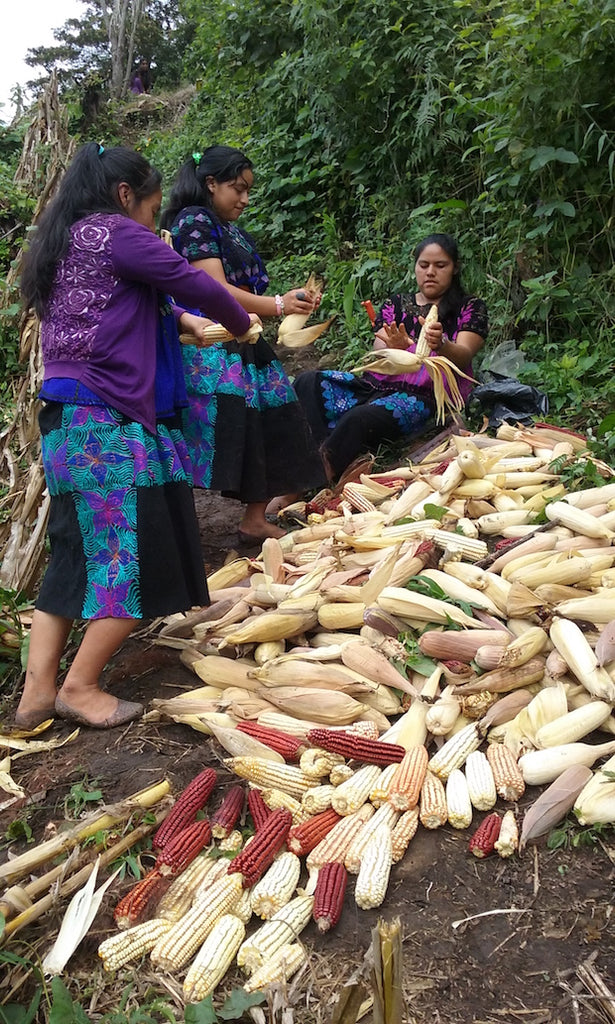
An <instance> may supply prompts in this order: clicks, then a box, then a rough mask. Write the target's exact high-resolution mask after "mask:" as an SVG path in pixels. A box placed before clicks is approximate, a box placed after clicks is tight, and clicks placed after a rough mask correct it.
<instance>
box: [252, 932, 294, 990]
mask: <svg viewBox="0 0 615 1024" xmlns="http://www.w3.org/2000/svg"><path fill="white" fill-rule="evenodd" d="M306 960H307V953H306V951H305V949H304V948H303V946H302V945H300V943H298V942H294V943H290V942H289V943H286V944H285V945H283V946H282V947H281V948H280V949H278V951H277V952H276V953H275V954H274V956H273V957H272V958H271V959H270V960H269V962H268V963H266V964H264V965H263V966H262V967H259V968H258V970H256V971H254V974H253V975H252V977H251V978H249V979H248V981H246V983H245V984H244V986H243V987H244V990H245V991H246V992H262V991H263V989H266V988H267V986H268V985H274V984H281V983H282V982H286V981H288V979H289V978H292V976H293V974H295V973H296V972H297V971H298V970H299V968H300V967H302V965H303V964H304V963H305V962H306Z"/></svg>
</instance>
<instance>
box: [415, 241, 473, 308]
mask: <svg viewBox="0 0 615 1024" xmlns="http://www.w3.org/2000/svg"><path fill="white" fill-rule="evenodd" d="M428 245H439V246H440V248H441V249H444V252H445V253H446V255H447V256H449V257H450V259H451V260H452V261H453V264H454V268H455V269H454V271H453V279H452V281H451V284H450V287H449V289H448V291H447V292H446V293H445V295H443V296H442V298H441V299H440V302H439V303H438V316H439V318H440V319H442V317H445V316H447V315H450V314H451V313H455V314H456V313H458V312H459V310H460V308H461V306H462V303H463V302H464V301H465V299H467V297H468V293H467V292H466V290H465V288H464V286H463V284H462V282H461V270H460V266H459V246H458V245H457V242H456V240H455V239H454V238H453V236H452V235H445V234H439V233H438V232H436V233H434V234H433V235H427V237H426V238H423V239H422V241H420V242H419V243H418V245H417V246H416V247H415V249H414V262H415V263H416V261H417V260H418V258H419V256H420V255H421V253H422V252H423V249H426V248H427V246H428Z"/></svg>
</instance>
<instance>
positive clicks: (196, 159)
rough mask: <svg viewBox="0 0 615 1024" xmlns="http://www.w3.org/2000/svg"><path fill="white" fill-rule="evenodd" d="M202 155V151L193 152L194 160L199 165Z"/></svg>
mask: <svg viewBox="0 0 615 1024" xmlns="http://www.w3.org/2000/svg"><path fill="white" fill-rule="evenodd" d="M202 156H203V154H202V153H193V154H192V159H193V160H194V162H195V164H196V165H197V166H198V165H199V164H200V162H201V158H202Z"/></svg>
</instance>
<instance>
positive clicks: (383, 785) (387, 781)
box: [369, 764, 397, 807]
mask: <svg viewBox="0 0 615 1024" xmlns="http://www.w3.org/2000/svg"><path fill="white" fill-rule="evenodd" d="M396 771H397V764H388V765H387V766H386V768H383V769H382V772H381V774H380V776H379V778H378V779H377V780H376V785H375V786H374V788H373V789H372V790H371V791H370V794H369V800H370V803H372V804H373V805H374V807H380V806H381V805H382V804H383V803H385V801H386V799H387V797H388V795H389V786H390V785H391V781H392V779H393V776H394V775H395V772H396Z"/></svg>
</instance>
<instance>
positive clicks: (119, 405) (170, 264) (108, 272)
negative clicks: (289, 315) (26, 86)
mask: <svg viewBox="0 0 615 1024" xmlns="http://www.w3.org/2000/svg"><path fill="white" fill-rule="evenodd" d="M161 201H162V192H161V189H160V174H159V173H158V172H157V171H156V170H155V169H154V168H153V167H151V166H150V164H149V163H148V162H147V160H145V159H144V158H143V157H142V156H141V155H140V154H138V153H135V152H133V151H132V150H129V149H125V148H124V147H121V146H116V147H112V148H108V149H105V148H104V147H102V146H99V145H98V144H97V143H88V144H86V145H85V146H82V147H81V149H80V150H79V151H78V152H77V154H76V156H75V157H74V159H73V161H72V163H71V165H70V166H69V168H68V170H67V171H66V174H65V176H64V178H63V180H62V182H61V184H60V188H59V190H58V194H57V196H56V198H55V199H54V200H53V201H52V202H51V203H50V204H49V206H48V207H47V208H46V210H45V211H44V213H43V215H42V216H41V218H40V219H39V221H38V224H37V226H36V230H35V232H34V238H33V242H32V244H31V246H30V248H29V250H28V252H27V254H26V258H25V265H24V272H23V275H22V294H23V298H24V303H25V306H26V308H32V309H34V310H35V311H36V313H37V314H38V316H39V317H40V320H41V347H42V354H43V362H44V369H45V373H44V380H43V385H42V388H41V392H40V396H39V397H40V399H41V401H42V403H43V404H42V408H41V412H40V415H39V425H40V430H41V447H42V457H43V468H44V471H45V480H46V483H47V487H48V491H49V495H50V511H49V525H48V533H49V539H50V549H51V553H50V558H49V563H48V566H47V571H46V573H45V576H44V579H43V582H42V585H41V588H40V591H39V594H38V598H37V601H36V607H35V611H34V615H33V618H32V628H31V633H30V647H29V653H28V664H27V668H26V678H25V685H24V691H23V694H22V697H21V701H20V703H19V707H18V709H17V713H16V716H15V721H16V723H17V724H18V725H19V726H21V727H23V728H27V729H32V728H34V727H35V726H36V725H38V724H40V723H41V722H43V721H45V720H46V719H49V718H53V717H54V716H55V715H58V716H59V717H60V718H64V719H66V720H68V721H71V722H77V723H79V724H80V725H86V726H92V727H94V728H98V729H105V728H110V727H112V726H118V725H122V724H124V723H126V722H130V721H132V720H133V719H134V718H137V717H139V715H141V714H142V713H143V706H142V704H140V703H138V702H135V701H126V700H119V699H118V698H117V697H114V696H113V695H112V694H111V693H107V692H105V691H104V690H103V689H102V688H101V686H100V682H99V677H100V674H101V672H102V670H103V668H104V666H105V665H106V664H107V662H108V661H109V659H110V658H111V656H112V655H113V654H114V653H115V652H116V650H117V649H118V648H119V647H120V645H121V644H122V643H123V641H124V640H125V639H126V638H127V637H128V635H129V633H130V632H131V631H132V629H133V628H134V626H135V623H136V622H138V621H139V620H141V619H153V618H157V617H159V616H165V615H169V614H171V613H174V612H184V611H187V610H189V609H190V608H191V607H193V606H194V605H203V604H207V602H208V593H207V584H206V581H205V573H204V566H203V557H202V554H201V544H200V533H199V526H198V522H197V518H196V513H195V509H194V498H193V492H192V476H191V468H190V462H189V459H188V455H187V451H186V445H185V443H184V440H183V437H182V434H181V429H180V426H181V408H182V407H183V405H185V389H184V387H183V372H182V366H181V359H180V358H179V347H180V346H179V334H178V331H177V326H176V322H175V321H176V320H177V319H179V320H181V326H182V330H185V329H187V328H188V327H189V326H190V325H191V324H192V326H194V327H195V328H196V329H197V330H198V329H200V327H199V325H200V323H201V322H200V321H198V320H196V318H194V317H193V316H192V315H191V314H184V311H183V310H182V309H180V308H178V307H176V308H175V309H172V308H171V307H170V306H169V305H168V303H166V301H165V294H166V293H172V294H173V295H174V296H176V297H177V299H178V300H180V301H181V300H183V301H184V302H186V301H188V300H190V301H197V302H198V303H199V304H200V305H203V306H206V307H207V308H208V309H209V310H210V311H211V312H212V313H213V314H214V315H215V316H217V317H218V318H219V319H220V321H221V322H222V323H223V324H224V326H225V327H226V328H227V330H229V331H231V332H233V334H235V335H236V336H239V337H241V336H243V335H245V334H246V333H247V331H248V329H249V327H250V324H251V321H252V319H257V318H252V317H251V316H250V315H249V314H248V313H246V312H245V310H243V309H242V308H241V306H240V305H239V304H238V303H237V302H235V300H234V299H233V298H232V296H230V295H229V294H228V292H227V291H226V289H225V288H222V287H221V285H219V284H218V283H217V282H216V281H214V280H212V278H211V277H209V276H208V275H207V274H204V273H203V272H202V271H199V270H194V269H193V268H192V267H190V266H189V265H188V264H187V263H186V261H185V260H184V259H182V257H181V256H179V255H178V254H177V253H175V252H173V250H172V249H171V248H169V246H168V245H165V243H164V242H163V241H161V239H160V238H158V237H157V236H156V234H155V216H156V213H157V212H158V210H159V209H160V204H161ZM186 320H187V322H186ZM75 619H79V620H84V621H85V622H86V623H87V625H86V629H85V633H84V636H83V639H82V641H81V643H80V645H79V649H78V651H77V653H76V655H75V657H74V658H73V660H72V663H71V665H70V667H69V670H68V672H67V674H66V676H65V678H64V680H63V683H62V686H61V688H60V690H59V692H58V691H57V676H58V673H59V669H60V662H61V659H62V656H63V653H64V648H65V646H66V643H67V641H68V637H69V635H70V632H71V629H72V626H73V621H74V620H75Z"/></svg>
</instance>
